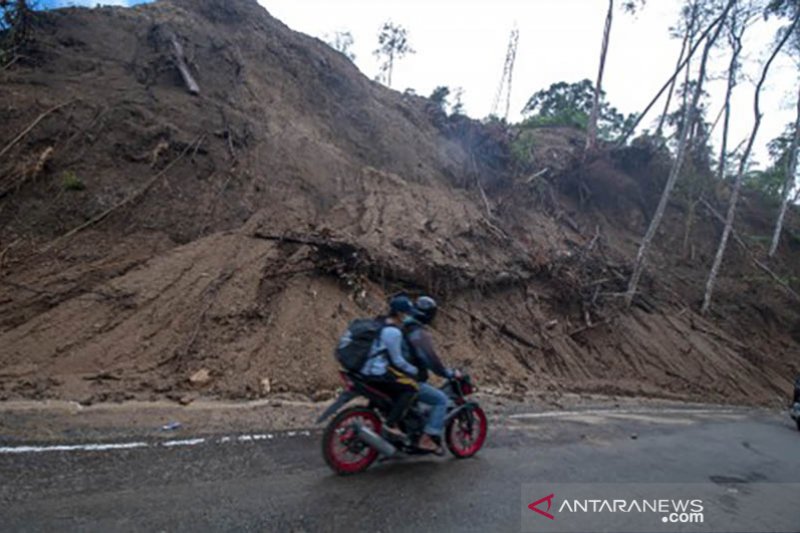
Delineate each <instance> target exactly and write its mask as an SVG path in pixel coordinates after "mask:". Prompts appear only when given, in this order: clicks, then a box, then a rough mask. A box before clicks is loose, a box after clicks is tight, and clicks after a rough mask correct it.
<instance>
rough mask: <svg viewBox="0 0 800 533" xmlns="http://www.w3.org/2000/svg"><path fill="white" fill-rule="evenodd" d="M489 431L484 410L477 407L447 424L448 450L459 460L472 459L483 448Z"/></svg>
mask: <svg viewBox="0 0 800 533" xmlns="http://www.w3.org/2000/svg"><path fill="white" fill-rule="evenodd" d="M488 429H489V427H488V423H487V421H486V414H485V413H484V412H483V409H481V408H480V407H477V406H476V407H474V408H472V409H470V410H468V411H464V412H462V413H460V414H459V415H458V416H456V417H455V418H453V419H452V420H451V421H450V423H449V424H447V429H446V430H445V439H446V440H447V448H448V449H449V450H450V453H452V454H453V455H455V456H456V457H457V458H458V459H466V458H467V457H472V456H473V455H475V454H476V453H478V451H479V450H480V449H481V448H482V447H483V443H484V441H486V433H487V432H488Z"/></svg>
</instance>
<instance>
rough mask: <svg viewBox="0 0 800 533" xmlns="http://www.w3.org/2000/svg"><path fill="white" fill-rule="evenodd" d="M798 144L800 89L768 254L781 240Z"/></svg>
mask: <svg viewBox="0 0 800 533" xmlns="http://www.w3.org/2000/svg"><path fill="white" fill-rule="evenodd" d="M798 146H800V89H798V94H797V116H796V118H795V119H794V137H792V148H791V151H790V153H789V161H788V162H787V165H786V167H787V169H786V181H785V182H784V184H783V199H782V201H781V210H780V212H779V213H778V220H776V221H775V233H774V234H773V235H772V244H771V245H770V247H769V256H770V257H772V256H774V255H775V252H776V251H777V250H778V243H779V242H780V240H781V231H783V219H784V218H785V217H786V209H787V208H788V207H789V194H790V193H791V192H792V185H793V184H794V177H795V176H794V175H795V173H796V172H797V155H798V154H797V152H798Z"/></svg>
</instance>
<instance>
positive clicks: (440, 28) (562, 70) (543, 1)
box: [259, 0, 797, 163]
mask: <svg viewBox="0 0 800 533" xmlns="http://www.w3.org/2000/svg"><path fill="white" fill-rule="evenodd" d="M259 1H260V3H261V4H262V5H264V6H265V7H266V8H267V10H268V11H269V12H270V13H271V14H272V15H273V16H275V17H277V18H279V19H280V20H282V21H283V22H285V23H286V24H287V25H288V26H290V27H291V28H293V29H295V30H298V31H301V32H304V33H307V34H309V35H313V36H317V37H320V38H323V39H324V38H325V35H326V34H329V35H330V34H333V33H334V32H335V31H337V30H340V31H350V32H351V33H352V34H353V37H354V39H355V46H354V48H353V51H354V52H355V54H356V64H357V65H358V67H359V68H360V69H361V71H362V72H364V74H365V75H367V76H369V77H370V78H374V77H375V75H376V74H377V72H378V63H377V61H376V58H375V57H374V55H373V54H372V51H373V50H374V49H375V48H376V46H377V34H378V31H379V29H380V27H381V25H382V24H383V22H384V21H386V20H387V19H391V20H392V21H394V22H395V23H398V24H401V25H403V26H404V27H406V28H407V29H408V32H409V40H410V42H411V45H412V47H413V48H414V49H415V50H416V51H417V53H416V54H413V55H410V56H407V57H406V58H404V59H402V60H401V61H399V62H398V63H397V65H396V67H395V71H394V76H393V86H394V88H395V89H397V90H401V91H402V90H404V89H405V88H413V89H414V90H416V91H417V93H419V94H423V95H428V94H430V92H431V91H432V90H433V89H434V88H435V87H436V86H438V85H447V86H450V87H462V88H463V89H464V97H463V99H464V104H465V106H466V112H467V114H469V115H470V116H473V117H475V118H482V117H485V116H487V115H488V114H489V112H490V110H491V106H492V103H493V101H494V98H495V94H496V92H497V89H498V86H499V83H500V79H501V76H502V72H503V63H504V60H505V54H506V49H507V46H508V37H509V33H510V31H511V29H512V27H513V26H514V25H516V26H517V27H518V29H519V32H520V38H519V47H518V50H517V59H516V68H515V70H514V82H513V92H512V98H511V115H510V117H509V118H510V119H511V120H518V119H519V118H520V116H519V112H520V110H521V109H522V107H523V106H524V105H525V102H526V101H527V100H528V98H529V97H530V96H531V94H533V93H534V92H535V91H537V90H539V89H542V88H546V87H548V86H549V85H550V84H551V83H554V82H557V81H562V80H563V81H567V82H573V81H579V80H581V79H583V78H590V79H592V80H594V79H595V77H596V75H597V66H598V61H599V47H600V42H601V40H602V31H603V24H604V21H605V14H606V8H607V5H608V3H607V2H606V1H605V0H491V1H475V0H462V1H457V0H438V1H436V2H433V1H431V0H404V1H394V0H342V1H338V2H329V1H326V0H259ZM619 3H620V2H617V4H619ZM680 4H681V1H680V0H657V1H656V0H651V1H650V2H648V3H647V5H646V7H645V8H644V9H643V10H642V11H641V12H640V13H638V14H637V15H635V16H632V15H628V14H624V13H622V12H621V11H618V12H617V13H615V18H614V24H613V28H612V34H611V44H610V49H609V55H608V60H607V64H606V77H605V82H604V88H605V90H606V92H607V94H608V100H609V102H610V103H611V104H612V105H614V106H616V107H617V108H619V109H620V110H621V111H623V112H625V113H630V112H637V111H641V110H642V109H643V108H644V106H645V105H646V104H647V103H648V102H649V101H650V99H651V98H652V97H653V96H654V95H655V94H656V92H657V91H658V89H659V88H660V87H661V86H662V85H663V83H664V82H665V81H666V80H667V78H668V77H669V76H670V74H671V73H672V70H673V68H674V65H675V62H676V59H677V56H678V52H679V49H680V41H679V40H678V39H672V38H670V36H669V27H670V26H671V25H673V24H674V22H675V21H676V20H677V17H678V10H679V6H680ZM775 28H776V25H775V23H774V22H773V23H764V22H762V21H759V23H758V24H757V25H756V26H754V27H753V28H752V29H751V33H750V36H749V38H748V39H747V43H746V45H745V46H746V47H747V49H746V54H747V62H746V65H745V70H746V72H747V74H749V75H750V77H751V79H755V78H757V76H758V75H759V73H760V70H759V69H760V65H761V62H762V61H763V60H764V59H765V58H766V56H767V55H768V52H769V46H770V45H771V43H772V39H773V36H774V31H775ZM698 55H699V54H698ZM712 67H713V69H712V76H714V77H716V78H722V75H723V71H724V70H725V68H726V67H727V59H726V58H724V57H722V56H721V55H720V56H718V57H716V58H715V60H714V61H713V64H712ZM796 84H797V74H796V69H795V67H794V65H793V64H792V63H791V62H790V61H789V60H788V59H783V58H782V59H781V60H780V61H779V62H777V63H776V64H774V66H773V71H772V75H771V77H770V82H769V85H768V87H767V89H766V91H765V92H764V94H763V96H762V108H763V111H764V121H763V125H762V129H761V132H760V134H759V137H758V139H757V141H756V142H757V145H758V147H759V149H758V151H757V154H756V155H757V158H758V159H759V160H760V161H761V162H762V163H764V162H766V159H767V155H766V150H765V149H763V148H761V147H763V146H764V145H766V143H767V142H768V141H769V140H770V139H772V138H774V137H775V136H777V135H778V134H779V133H781V132H782V130H783V128H784V127H785V125H786V124H787V123H789V122H790V121H792V120H793V118H794V106H795V98H796V90H795V87H796ZM753 85H754V83H753V82H748V81H745V82H743V84H742V86H741V87H740V89H739V91H738V95H736V96H735V97H734V102H733V110H734V116H733V119H732V120H733V123H732V144H733V145H734V146H735V145H737V144H738V143H739V142H740V141H742V140H743V139H744V138H746V137H747V135H748V134H749V132H750V127H751V125H752V122H753V102H752V97H753V90H752V87H753ZM708 90H709V92H710V93H711V96H712V104H711V105H710V107H711V111H710V113H709V115H711V116H710V117H709V121H713V119H714V118H715V116H716V114H717V113H718V111H719V108H720V107H721V105H722V95H723V94H724V82H723V81H722V80H721V79H720V81H714V82H712V83H710V84H709V85H708ZM655 116H656V115H655V114H654V115H653V117H655ZM649 125H650V120H647V119H646V121H645V126H649ZM719 129H721V128H719Z"/></svg>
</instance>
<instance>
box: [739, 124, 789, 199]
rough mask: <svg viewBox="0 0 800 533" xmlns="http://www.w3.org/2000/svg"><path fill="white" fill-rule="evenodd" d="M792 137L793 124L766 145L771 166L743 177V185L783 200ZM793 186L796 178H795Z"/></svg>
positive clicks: (771, 197) (769, 196) (772, 197)
mask: <svg viewBox="0 0 800 533" xmlns="http://www.w3.org/2000/svg"><path fill="white" fill-rule="evenodd" d="M793 137H794V124H789V125H788V126H787V127H786V129H785V130H784V132H783V134H782V135H779V136H778V137H776V138H774V139H772V140H771V141H770V142H769V144H768V145H767V147H768V149H769V155H770V157H771V158H772V164H771V165H770V166H769V167H768V168H767V169H766V170H760V171H755V172H749V173H748V174H747V175H745V184H746V185H747V186H748V187H750V188H751V189H755V190H757V191H760V192H761V193H762V194H764V196H766V197H768V198H770V199H772V200H775V201H780V200H781V199H782V198H783V187H784V184H785V183H786V173H787V171H788V170H789V157H790V156H791V150H792V138H793ZM794 181H795V184H796V183H797V176H795V180H794Z"/></svg>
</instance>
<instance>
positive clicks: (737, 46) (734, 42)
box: [717, 14, 746, 182]
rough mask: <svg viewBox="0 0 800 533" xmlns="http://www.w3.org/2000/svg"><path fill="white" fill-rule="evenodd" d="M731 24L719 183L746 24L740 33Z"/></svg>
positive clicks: (725, 152)
mask: <svg viewBox="0 0 800 533" xmlns="http://www.w3.org/2000/svg"><path fill="white" fill-rule="evenodd" d="M734 16H735V14H734ZM733 24H735V21H734V22H733V23H732V27H731V35H730V37H731V47H732V50H731V61H730V63H729V64H728V85H727V87H726V89H725V104H724V106H723V109H724V110H725V118H724V119H723V121H722V147H721V148H720V151H719V163H718V164H717V181H720V182H721V181H722V180H723V179H725V166H726V159H727V155H728V153H727V152H728V130H729V128H730V123H731V95H732V94H733V88H734V87H735V86H736V74H737V73H738V71H739V54H741V52H742V36H743V35H744V30H745V27H746V23H745V22H744V21H742V28H741V31H740V33H736V27H735V26H734V25H733Z"/></svg>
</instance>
